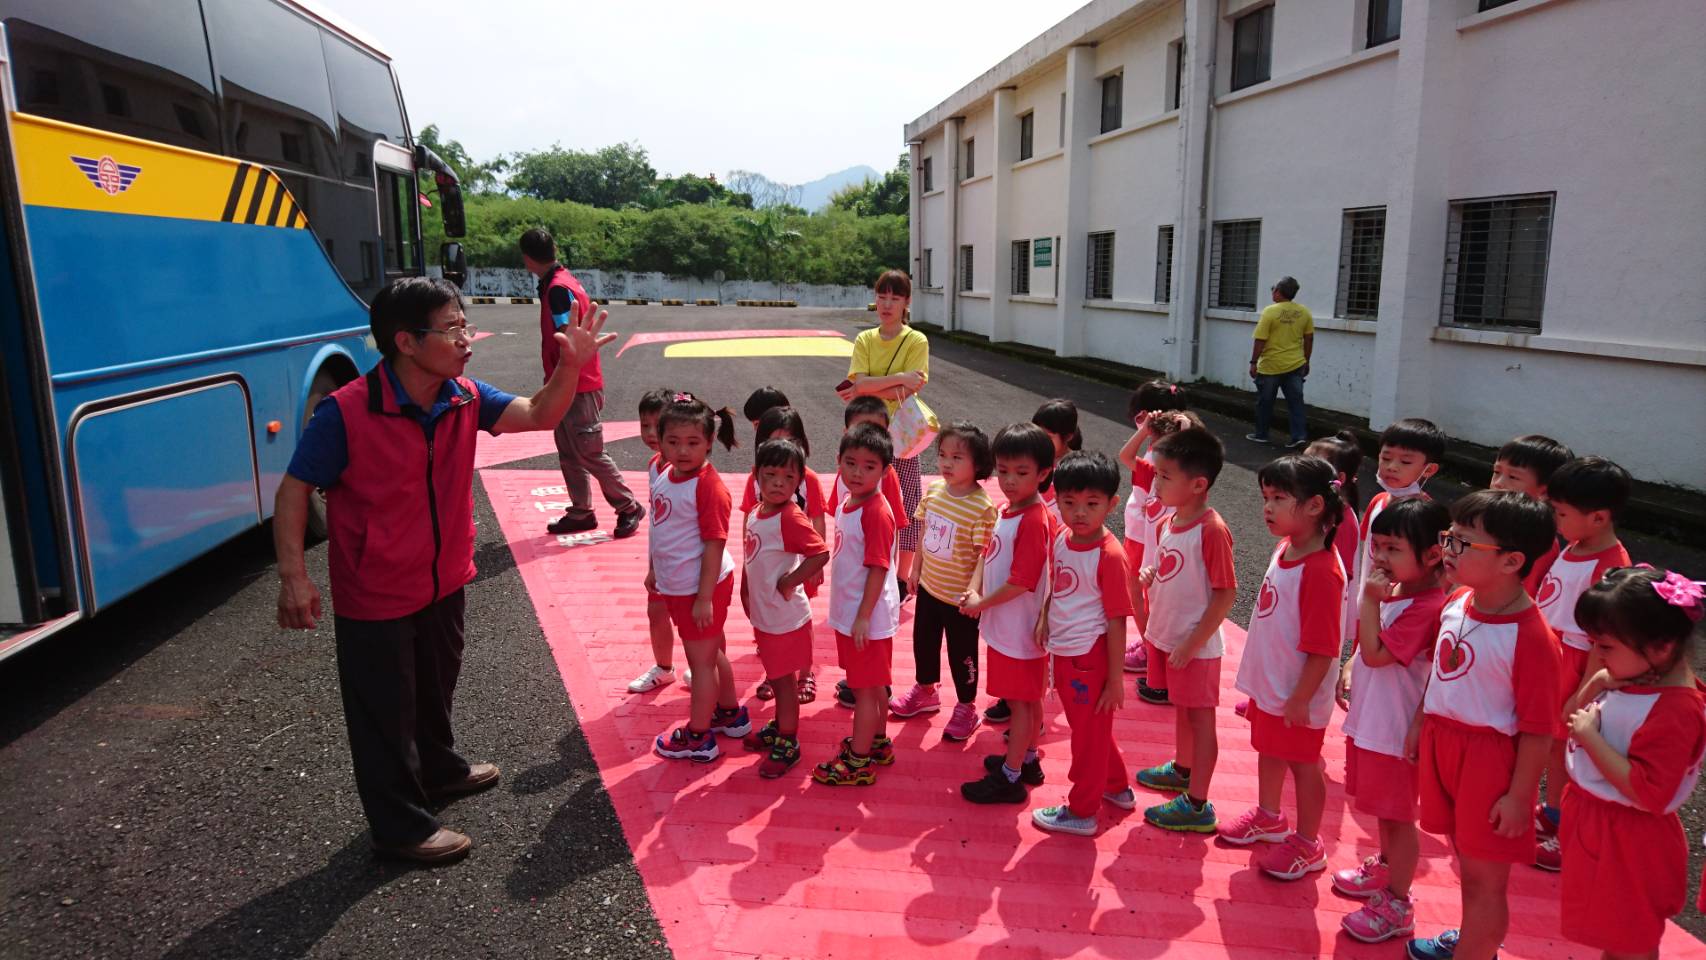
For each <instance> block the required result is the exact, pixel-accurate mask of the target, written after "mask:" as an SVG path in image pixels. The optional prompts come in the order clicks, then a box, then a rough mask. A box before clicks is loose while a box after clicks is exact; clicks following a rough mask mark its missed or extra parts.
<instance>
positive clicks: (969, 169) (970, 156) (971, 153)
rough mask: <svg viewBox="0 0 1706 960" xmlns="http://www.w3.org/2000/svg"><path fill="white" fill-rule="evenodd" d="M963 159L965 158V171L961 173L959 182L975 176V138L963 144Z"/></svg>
mask: <svg viewBox="0 0 1706 960" xmlns="http://www.w3.org/2000/svg"><path fill="white" fill-rule="evenodd" d="M965 158H966V164H965V170H964V172H962V173H961V175H960V179H961V180H970V179H971V178H972V177H975V176H977V138H976V137H973V138H971V139H970V140H967V141H966V142H965Z"/></svg>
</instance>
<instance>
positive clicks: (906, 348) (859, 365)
mask: <svg viewBox="0 0 1706 960" xmlns="http://www.w3.org/2000/svg"><path fill="white" fill-rule="evenodd" d="M881 331H882V328H881V327H872V328H871V329H869V330H861V331H859V335H858V336H856V337H854V338H853V360H852V362H851V363H849V364H848V365H847V376H848V377H850V378H852V379H855V380H857V379H858V378H860V377H892V376H894V375H895V374H897V373H907V372H909V371H912V370H917V371H918V372H919V373H922V374H924V379H926V380H928V379H930V339H929V338H928V337H926V336H925V335H924V334H922V333H919V332H918V331H917V330H914V329H912V328H911V327H903V328H901V331H900V333H899V334H897V335H896V336H895V338H894V339H893V340H884V339H883V336H882V332H881ZM891 361H892V362H891ZM887 402H888V405H889V415H890V416H893V415H894V412H895V410H897V409H898V408H899V407H900V401H899V400H888V401H887Z"/></svg>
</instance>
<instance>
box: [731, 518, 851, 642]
mask: <svg viewBox="0 0 1706 960" xmlns="http://www.w3.org/2000/svg"><path fill="white" fill-rule="evenodd" d="M764 509H765V508H764V506H763V505H762V504H759V505H756V506H754V507H752V508H751V509H750V510H748V511H747V512H746V535H745V537H743V538H742V542H743V543H744V545H745V555H744V557H743V558H742V567H743V572H742V574H741V577H742V581H741V582H742V584H743V585H744V586H745V587H746V597H747V619H748V620H750V621H751V622H752V628H753V629H754V630H757V631H761V632H763V633H788V632H790V631H793V630H798V629H799V628H800V627H803V626H805V625H806V624H808V623H811V622H812V606H811V601H810V600H809V599H807V597H806V588H805V586H804V585H803V584H795V586H794V589H793V590H792V591H790V592H789V594H788V595H787V596H786V597H784V596H782V595H781V594H780V593H778V592H777V590H776V581H778V580H780V579H782V578H783V577H785V576H787V575H788V574H790V573H793V572H794V569H795V568H796V567H798V566H799V565H800V562H801V561H802V560H804V559H805V558H806V557H815V556H818V555H820V554H824V553H828V552H829V545H828V544H826V543H824V542H823V538H822V537H820V536H818V535H817V531H816V530H814V529H812V523H811V521H810V520H809V519H807V518H806V514H805V511H803V510H801V509H800V507H799V505H798V504H796V503H794V502H793V501H792V500H790V501H788V502H786V503H784V504H782V508H781V509H780V510H777V511H776V512H775V513H772V514H770V515H769V516H764V515H763V514H764Z"/></svg>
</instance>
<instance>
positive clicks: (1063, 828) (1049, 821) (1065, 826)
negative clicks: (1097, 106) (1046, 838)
mask: <svg viewBox="0 0 1706 960" xmlns="http://www.w3.org/2000/svg"><path fill="white" fill-rule="evenodd" d="M1031 822H1032V823H1034V824H1036V825H1037V826H1039V827H1041V828H1043V829H1044V830H1048V831H1050V832H1051V833H1074V834H1077V835H1078V836H1080V837H1093V836H1095V835H1096V818H1095V817H1075V816H1073V815H1072V811H1071V810H1069V809H1067V806H1066V804H1064V803H1063V804H1061V805H1060V806H1058V807H1043V808H1041V809H1039V810H1032V811H1031Z"/></svg>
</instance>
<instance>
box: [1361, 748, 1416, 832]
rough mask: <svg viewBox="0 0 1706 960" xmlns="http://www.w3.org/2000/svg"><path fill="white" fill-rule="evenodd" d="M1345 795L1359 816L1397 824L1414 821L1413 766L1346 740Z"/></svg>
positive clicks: (1397, 758)
mask: <svg viewBox="0 0 1706 960" xmlns="http://www.w3.org/2000/svg"><path fill="white" fill-rule="evenodd" d="M1345 793H1346V794H1348V795H1350V796H1351V797H1353V798H1355V803H1354V806H1355V807H1356V809H1357V810H1358V811H1360V812H1362V813H1366V814H1368V815H1369V816H1371V817H1379V818H1380V819H1382V820H1396V821H1398V822H1400V823H1415V822H1416V812H1417V811H1416V765H1415V764H1413V763H1411V762H1410V761H1408V760H1405V759H1403V758H1402V757H1394V756H1392V755H1391V754H1387V753H1376V752H1375V751H1373V750H1364V749H1363V748H1361V747H1359V746H1357V744H1356V741H1355V740H1354V739H1347V740H1346V741H1345Z"/></svg>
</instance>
